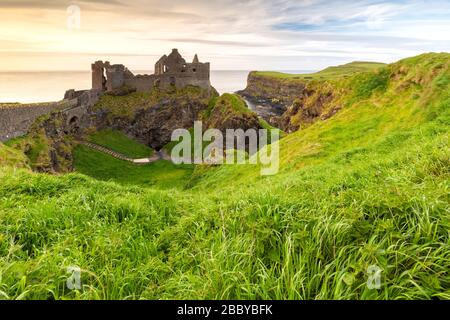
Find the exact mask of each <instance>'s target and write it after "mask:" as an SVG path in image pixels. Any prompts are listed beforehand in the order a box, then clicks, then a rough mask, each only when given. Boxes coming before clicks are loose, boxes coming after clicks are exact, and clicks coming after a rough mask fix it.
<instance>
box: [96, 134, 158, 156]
mask: <svg viewBox="0 0 450 320" xmlns="http://www.w3.org/2000/svg"><path fill="white" fill-rule="evenodd" d="M88 141H90V142H94V143H96V144H98V145H101V146H104V147H106V148H109V149H111V150H114V151H117V152H119V153H121V154H123V155H125V156H128V157H130V158H133V159H140V158H149V157H151V155H152V154H153V150H152V149H151V148H150V147H147V146H145V145H143V144H141V143H139V142H136V141H134V140H133V139H131V138H129V137H128V136H126V135H125V134H123V133H122V132H120V131H116V130H111V129H106V130H102V131H97V132H95V133H92V134H91V135H89V137H88Z"/></svg>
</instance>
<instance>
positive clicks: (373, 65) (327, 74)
mask: <svg viewBox="0 0 450 320" xmlns="http://www.w3.org/2000/svg"><path fill="white" fill-rule="evenodd" d="M385 66H386V64H384V63H378V62H364V61H355V62H351V63H347V64H344V65H341V66H336V67H328V68H326V69H324V70H322V71H319V72H315V73H310V74H292V73H283V72H274V71H258V72H256V75H259V76H267V77H274V78H280V79H292V80H308V79H314V80H327V79H336V78H341V77H349V76H351V75H353V74H356V73H360V72H367V71H375V70H378V69H380V68H383V67H385Z"/></svg>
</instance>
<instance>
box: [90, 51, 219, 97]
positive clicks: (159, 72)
mask: <svg viewBox="0 0 450 320" xmlns="http://www.w3.org/2000/svg"><path fill="white" fill-rule="evenodd" d="M123 86H126V87H129V88H130V89H136V90H137V91H138V92H142V91H150V90H152V89H153V88H154V87H159V88H163V89H164V88H170V87H172V86H175V87H176V88H179V89H181V88H184V87H186V86H197V87H201V88H203V89H207V90H210V89H211V82H210V64H209V63H201V62H200V61H199V59H198V56H197V55H195V57H194V60H193V62H192V63H187V62H186V60H185V59H184V58H183V57H182V56H181V55H180V53H179V52H178V50H177V49H173V50H172V53H171V54H170V55H168V56H166V55H163V56H162V57H161V58H160V59H159V60H158V61H157V62H156V64H155V73H154V74H152V75H134V74H133V73H132V72H131V71H129V70H128V69H127V68H126V67H125V66H124V65H121V64H115V65H111V64H110V63H109V62H108V61H106V62H103V61H97V62H95V63H94V64H92V88H93V89H97V90H103V91H106V92H112V91H114V90H116V89H119V88H121V87H123Z"/></svg>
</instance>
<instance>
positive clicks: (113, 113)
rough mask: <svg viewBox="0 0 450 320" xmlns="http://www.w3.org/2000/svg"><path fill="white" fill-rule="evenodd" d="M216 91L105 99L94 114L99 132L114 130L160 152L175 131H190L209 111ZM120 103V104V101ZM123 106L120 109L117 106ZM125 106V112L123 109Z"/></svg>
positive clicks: (178, 91)
mask: <svg viewBox="0 0 450 320" xmlns="http://www.w3.org/2000/svg"><path fill="white" fill-rule="evenodd" d="M215 96H217V92H215V91H211V92H209V91H207V90H203V89H200V88H188V89H182V90H176V91H174V92H167V93H154V94H150V93H149V94H139V93H135V94H131V95H128V96H125V97H114V98H110V97H104V98H102V101H100V103H99V104H98V105H97V106H96V107H94V109H93V110H92V116H93V118H94V119H95V121H94V122H95V127H96V128H97V129H104V128H113V129H116V130H120V131H123V132H125V133H126V134H128V135H129V136H131V137H134V138H135V139H136V140H137V141H139V142H141V143H143V144H146V145H148V146H150V147H152V148H153V149H156V150H159V149H161V148H162V147H163V146H164V145H166V144H167V143H168V142H170V140H171V135H172V132H173V131H174V130H175V129H181V128H183V129H189V128H191V127H193V124H194V121H196V120H198V119H199V116H200V113H201V112H202V111H204V110H205V109H207V108H208V104H209V102H210V100H211V99H212V98H214V97H215ZM117 99H119V100H117ZM117 103H118V104H120V106H119V109H118V108H116V106H115V104H117ZM123 106H125V108H126V109H125V110H124V109H122V110H120V108H123Z"/></svg>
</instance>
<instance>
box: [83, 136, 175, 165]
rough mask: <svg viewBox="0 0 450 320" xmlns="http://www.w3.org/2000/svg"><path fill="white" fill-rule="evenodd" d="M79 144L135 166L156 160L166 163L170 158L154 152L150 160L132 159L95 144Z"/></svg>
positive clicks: (86, 142) (159, 152)
mask: <svg viewBox="0 0 450 320" xmlns="http://www.w3.org/2000/svg"><path fill="white" fill-rule="evenodd" d="M78 143H79V144H81V145H84V146H86V147H89V148H91V149H94V150H96V151H99V152H101V153H104V154H107V155H110V156H111V157H113V158H116V159H119V160H123V161H127V162H131V163H133V164H137V165H142V164H148V163H152V162H156V161H158V160H167V161H171V158H170V156H169V155H168V154H167V153H166V152H165V151H158V152H155V154H154V155H153V156H152V157H150V158H143V159H133V158H130V157H127V156H125V155H123V154H121V153H119V152H117V151H114V150H111V149H108V148H106V147H103V146H101V145H98V144H96V143H93V142H88V141H78Z"/></svg>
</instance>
